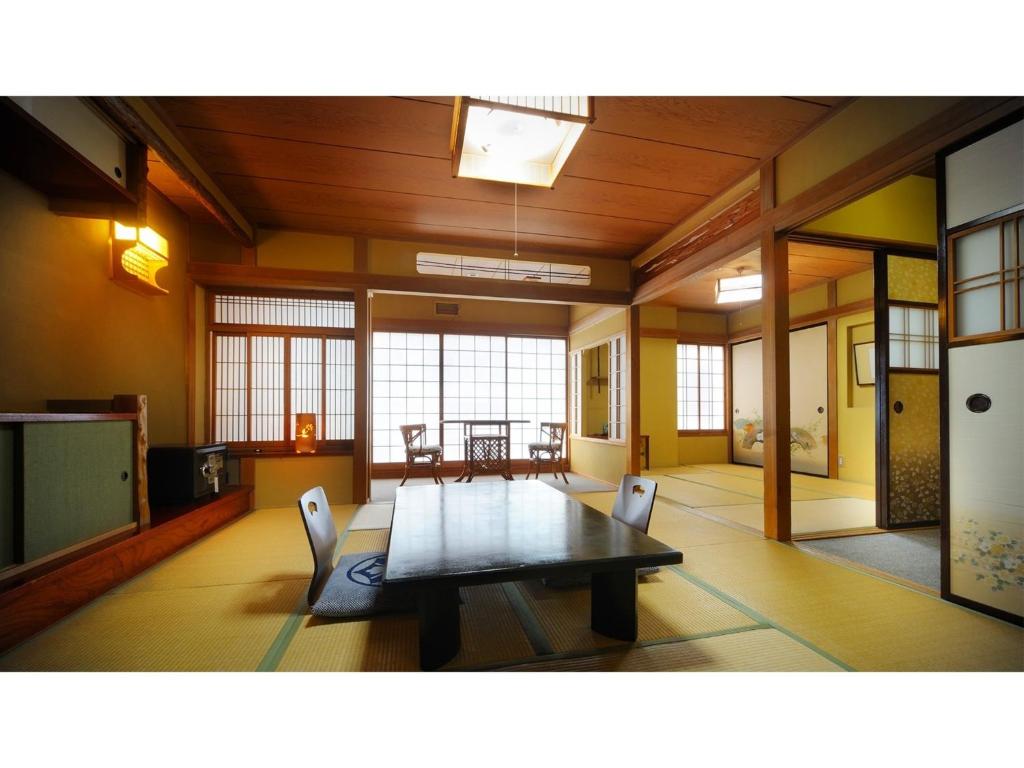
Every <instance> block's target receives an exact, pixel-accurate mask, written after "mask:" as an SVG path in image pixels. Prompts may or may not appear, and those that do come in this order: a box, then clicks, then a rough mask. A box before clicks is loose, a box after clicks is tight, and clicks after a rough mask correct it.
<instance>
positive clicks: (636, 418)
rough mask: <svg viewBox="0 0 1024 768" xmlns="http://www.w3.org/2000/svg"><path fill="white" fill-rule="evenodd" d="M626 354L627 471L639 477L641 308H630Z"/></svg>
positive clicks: (627, 322) (627, 321)
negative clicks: (627, 363)
mask: <svg viewBox="0 0 1024 768" xmlns="http://www.w3.org/2000/svg"><path fill="white" fill-rule="evenodd" d="M626 352H627V354H628V355H629V400H628V401H627V409H626V445H627V452H628V456H627V459H626V461H627V471H628V472H629V474H631V475H639V474H640V472H641V470H642V469H643V464H642V462H641V458H640V307H630V308H629V315H628V316H627V318H626Z"/></svg>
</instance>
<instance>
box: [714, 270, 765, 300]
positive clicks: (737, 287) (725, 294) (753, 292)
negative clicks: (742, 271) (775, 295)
mask: <svg viewBox="0 0 1024 768" xmlns="http://www.w3.org/2000/svg"><path fill="white" fill-rule="evenodd" d="M760 298H761V275H739V276H737V277H723V278H721V279H720V280H719V281H718V282H717V283H715V304H732V303H735V302H738V301H757V300H758V299H760Z"/></svg>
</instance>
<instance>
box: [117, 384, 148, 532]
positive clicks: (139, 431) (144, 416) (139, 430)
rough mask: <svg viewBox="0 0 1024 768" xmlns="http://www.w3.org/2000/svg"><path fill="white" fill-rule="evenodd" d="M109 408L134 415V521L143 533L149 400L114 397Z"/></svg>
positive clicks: (146, 510)
mask: <svg viewBox="0 0 1024 768" xmlns="http://www.w3.org/2000/svg"><path fill="white" fill-rule="evenodd" d="M110 408H111V410H112V411H113V412H114V413H134V414H135V429H134V436H135V449H134V450H135V456H134V462H133V463H134V465H135V489H134V490H135V519H136V520H137V521H138V523H139V530H140V531H144V530H146V529H147V528H149V472H148V470H147V468H146V457H147V454H148V453H149V399H148V398H147V397H146V396H145V395H114V398H113V399H112V400H111V401H110Z"/></svg>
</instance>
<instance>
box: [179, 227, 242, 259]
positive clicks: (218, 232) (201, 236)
mask: <svg viewBox="0 0 1024 768" xmlns="http://www.w3.org/2000/svg"><path fill="white" fill-rule="evenodd" d="M189 241H190V242H189V260H191V261H202V262H211V263H215V264H241V262H242V247H241V246H240V245H239V244H238V241H237V240H235V239H233V238H232V237H231V236H230V235H229V234H228V233H227V232H226V231H225V230H224V228H223V227H221V226H219V225H217V224H202V223H199V222H191V224H190V225H189Z"/></svg>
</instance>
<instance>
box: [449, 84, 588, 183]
mask: <svg viewBox="0 0 1024 768" xmlns="http://www.w3.org/2000/svg"><path fill="white" fill-rule="evenodd" d="M593 119H594V118H593V111H592V109H591V105H590V99H589V98H586V97H577V96H554V97H550V96H521V97H509V96H488V97H470V96H463V97H459V98H457V99H456V101H455V117H454V120H455V125H454V126H453V129H452V172H453V175H455V176H459V177H462V178H471V179H489V180H491V181H504V182H508V183H511V184H528V185H531V186H537V187H551V186H552V185H553V184H554V183H555V179H556V178H558V174H559V172H560V171H561V170H562V166H563V165H565V161H566V160H567V159H568V158H569V153H570V152H572V149H573V147H575V146H576V142H577V141H578V140H579V138H580V136H581V135H583V129H584V128H586V126H587V124H588V123H589V122H591V121H592V120H593Z"/></svg>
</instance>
